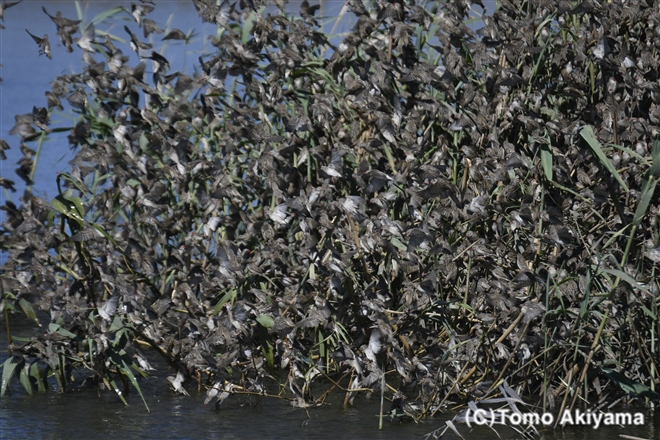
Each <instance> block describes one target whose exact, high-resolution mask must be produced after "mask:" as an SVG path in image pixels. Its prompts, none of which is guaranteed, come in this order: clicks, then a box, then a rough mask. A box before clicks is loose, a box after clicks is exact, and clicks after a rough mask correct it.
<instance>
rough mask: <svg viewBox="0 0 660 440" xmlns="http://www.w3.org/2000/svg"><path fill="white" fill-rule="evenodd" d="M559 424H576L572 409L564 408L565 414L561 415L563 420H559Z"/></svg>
mask: <svg viewBox="0 0 660 440" xmlns="http://www.w3.org/2000/svg"><path fill="white" fill-rule="evenodd" d="M559 424H560V425H562V426H564V425H574V424H575V423H574V422H573V416H572V415H571V411H570V410H568V409H565V410H564V414H562V415H561V420H560V421H559Z"/></svg>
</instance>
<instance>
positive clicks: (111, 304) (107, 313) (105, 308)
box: [98, 294, 119, 321]
mask: <svg viewBox="0 0 660 440" xmlns="http://www.w3.org/2000/svg"><path fill="white" fill-rule="evenodd" d="M118 305H119V295H118V294H114V295H112V296H111V297H110V299H109V300H107V301H106V302H105V303H104V304H103V305H102V306H101V307H99V308H98V311H99V316H100V317H101V318H103V319H104V320H105V321H111V320H112V317H113V316H115V313H117V306H118Z"/></svg>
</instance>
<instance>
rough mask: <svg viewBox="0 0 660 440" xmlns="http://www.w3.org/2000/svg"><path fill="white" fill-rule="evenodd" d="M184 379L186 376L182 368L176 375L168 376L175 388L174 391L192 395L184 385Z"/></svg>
mask: <svg viewBox="0 0 660 440" xmlns="http://www.w3.org/2000/svg"><path fill="white" fill-rule="evenodd" d="M184 380H185V378H184V377H183V371H181V370H179V371H178V372H177V373H176V377H174V376H168V377H167V381H168V382H169V383H170V385H172V389H174V391H176V392H177V393H179V394H183V395H184V396H190V394H188V391H186V389H185V388H184V387H183V381H184Z"/></svg>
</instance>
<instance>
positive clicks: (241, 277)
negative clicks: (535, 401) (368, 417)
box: [0, 0, 660, 417]
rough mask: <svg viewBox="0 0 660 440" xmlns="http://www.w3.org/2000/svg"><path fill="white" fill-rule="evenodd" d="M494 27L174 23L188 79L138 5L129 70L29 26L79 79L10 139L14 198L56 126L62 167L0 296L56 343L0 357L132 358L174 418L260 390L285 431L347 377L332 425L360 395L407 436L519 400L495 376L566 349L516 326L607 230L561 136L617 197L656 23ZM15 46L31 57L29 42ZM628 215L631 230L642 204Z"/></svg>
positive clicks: (494, 20) (283, 18)
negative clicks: (203, 32) (161, 47)
mask: <svg viewBox="0 0 660 440" xmlns="http://www.w3.org/2000/svg"><path fill="white" fill-rule="evenodd" d="M500 3H501V7H500V8H498V9H497V10H496V11H495V12H494V14H493V15H486V14H484V15H483V16H482V19H483V23H484V26H483V27H482V28H480V29H478V30H476V31H475V30H473V28H471V27H469V26H467V25H466V24H465V19H466V18H468V17H469V16H470V14H473V15H474V14H475V12H474V11H477V10H479V8H483V4H481V2H480V1H476V2H470V1H467V0H454V1H450V2H446V3H444V2H442V3H439V2H428V3H425V4H416V3H415V2H414V1H401V0H393V1H390V0H378V1H375V2H374V3H373V4H371V5H370V7H367V6H365V4H363V3H362V1H361V0H348V1H347V3H346V9H347V10H348V11H350V12H351V14H352V16H351V17H352V18H351V20H352V22H354V23H355V24H354V26H353V27H352V30H350V31H349V32H347V33H345V34H343V35H341V36H339V37H334V36H333V37H330V36H329V35H328V34H326V33H325V32H324V31H323V30H322V29H321V25H320V24H319V21H322V20H321V19H320V18H319V16H318V14H319V6H318V5H310V4H309V3H308V2H307V1H303V2H302V3H301V5H300V10H299V13H298V14H296V16H289V15H287V14H286V12H285V10H284V4H283V3H279V2H277V1H275V2H272V3H271V2H268V3H264V2H263V1H258V0H241V2H240V3H239V4H230V3H229V2H228V1H227V0H223V1H222V2H221V3H220V4H218V3H216V2H215V1H213V0H193V4H194V7H195V8H196V10H197V11H198V13H199V15H200V17H201V19H202V20H203V21H204V22H206V23H212V24H215V25H217V29H218V32H217V34H215V35H213V36H211V37H210V38H209V40H210V42H211V44H212V45H213V47H214V50H213V53H209V54H205V55H203V56H201V57H199V63H198V65H197V66H196V68H195V72H194V73H193V74H192V75H188V74H186V73H184V72H170V62H169V61H168V59H167V58H166V57H165V56H163V55H162V54H160V53H159V52H158V51H157V48H156V47H155V46H154V45H155V43H156V41H157V40H155V39H154V36H155V35H156V34H158V35H160V34H162V33H164V30H163V29H162V28H161V27H159V25H158V24H157V23H155V22H154V21H153V20H151V19H150V18H149V14H150V13H151V12H152V11H153V9H154V7H155V5H154V4H153V3H152V2H142V3H141V4H133V5H132V7H131V11H130V12H131V14H132V16H133V18H134V20H135V22H134V23H132V24H130V25H126V26H124V30H125V32H126V35H127V36H128V39H129V41H130V43H129V46H130V50H132V51H134V52H135V53H136V55H137V56H138V57H139V63H138V64H136V65H130V62H129V57H128V56H127V55H126V54H125V53H124V52H123V51H122V49H124V50H126V47H117V46H118V43H117V41H113V40H112V39H111V38H110V36H109V35H108V34H105V39H101V38H100V34H99V33H98V32H97V31H96V28H95V26H94V25H92V24H89V25H87V26H85V27H84V28H83V27H82V22H81V20H73V19H69V18H65V17H63V16H62V14H61V13H60V12H59V11H58V12H56V14H55V15H51V14H50V13H49V12H48V11H47V10H46V9H45V8H44V10H43V12H44V13H45V14H47V15H48V16H49V17H50V18H51V20H52V21H53V23H54V24H55V28H56V33H57V36H58V38H59V40H60V42H61V44H62V45H63V46H64V47H65V48H66V50H67V51H69V52H71V51H73V50H74V44H73V43H74V42H75V43H76V45H77V46H78V47H79V48H80V49H81V51H82V55H83V59H84V60H85V62H86V67H85V69H84V71H83V72H82V73H78V74H68V75H61V76H59V77H58V78H57V79H55V80H54V81H53V82H52V90H50V91H47V92H46V98H47V105H46V107H37V106H35V107H34V111H33V112H32V113H29V114H24V115H18V116H16V125H15V126H14V127H13V129H12V130H11V131H10V133H11V134H12V135H17V136H20V138H21V139H22V142H21V149H22V151H23V153H24V156H23V158H22V159H21V161H20V162H19V165H20V167H19V168H18V169H17V175H18V176H19V177H21V178H22V179H24V180H25V181H26V183H27V184H28V185H29V184H31V182H30V181H29V174H30V172H31V170H32V167H33V166H34V162H33V158H34V154H35V152H34V150H33V149H31V148H30V147H28V146H27V144H26V142H30V141H32V140H34V139H35V138H37V137H39V136H41V134H42V133H44V132H45V133H49V131H50V130H51V129H50V128H49V122H50V120H49V116H50V114H51V112H52V111H53V109H56V108H57V109H59V110H60V111H62V110H63V108H64V106H63V104H67V103H68V105H69V106H70V107H71V109H72V110H73V112H75V113H77V114H79V115H80V117H79V119H78V121H77V123H76V124H75V127H73V128H72V129H71V132H70V134H69V137H68V139H69V142H70V144H71V146H72V147H75V148H77V154H76V156H75V158H74V159H73V160H72V161H71V172H70V173H63V174H60V175H59V176H58V180H57V183H58V187H59V188H60V189H61V191H62V192H61V194H60V196H59V198H58V199H57V201H58V205H55V204H53V205H51V203H50V202H48V201H45V200H43V199H41V198H39V197H37V196H36V195H34V194H32V193H31V192H30V191H27V192H26V193H25V194H24V196H23V197H22V199H21V201H22V204H21V206H20V207H17V206H16V205H15V204H14V203H12V202H11V201H7V202H6V204H5V205H4V206H2V209H3V210H4V211H5V212H6V218H7V220H6V221H5V222H4V223H3V225H2V246H3V249H4V250H7V251H8V252H9V254H10V258H9V260H8V262H7V263H6V264H5V265H4V267H3V269H2V270H3V276H2V284H3V289H4V291H5V292H13V293H14V297H15V298H25V299H27V300H28V302H29V303H31V304H33V305H35V307H39V308H40V309H42V310H44V311H47V312H48V313H49V314H50V316H49V319H50V321H51V322H53V323H57V324H58V325H61V326H64V327H66V328H67V329H68V331H69V332H70V333H72V334H73V335H75V337H66V336H63V335H62V334H61V333H58V332H56V331H55V332H49V333H45V334H43V335H41V336H39V338H35V339H34V340H33V341H32V342H30V343H26V344H24V345H23V346H17V345H14V346H12V349H13V350H14V353H23V355H24V356H25V357H26V358H30V359H33V360H36V361H39V362H42V361H43V362H46V360H45V359H46V358H47V350H48V347H52V348H53V349H56V350H58V351H59V352H61V353H64V354H71V355H72V357H67V359H70V361H69V362H72V364H73V363H74V361H73V360H71V359H78V358H79V357H80V356H83V358H84V361H81V362H79V363H77V364H75V367H76V368H77V369H79V370H86V369H87V370H88V373H89V374H92V375H97V376H99V379H98V380H99V381H102V380H101V379H102V378H103V377H106V376H104V374H110V375H111V374H112V372H113V371H114V370H113V369H112V368H110V367H108V365H110V364H109V363H108V362H109V361H108V359H111V358H112V356H111V355H112V354H113V353H124V352H127V353H134V354H133V358H131V359H135V361H134V362H135V363H134V364H133V365H134V367H135V368H136V369H139V370H140V371H144V372H148V371H151V370H152V367H151V366H150V364H149V362H148V360H147V358H146V356H145V354H144V353H143V351H142V349H141V348H140V344H141V345H145V344H147V345H149V346H151V347H152V348H153V349H154V350H153V351H151V352H150V353H159V354H160V355H162V356H163V357H164V358H165V359H166V361H167V362H168V363H169V365H170V366H171V367H172V368H173V369H174V370H175V375H174V376H170V377H168V381H169V382H170V384H171V387H172V389H173V390H174V391H175V392H176V393H180V394H186V395H187V394H188V393H189V391H187V390H186V388H185V387H184V385H185V384H186V382H187V381H189V379H190V378H191V377H192V378H196V379H197V380H202V379H204V382H205V384H206V387H207V390H208V393H207V396H208V397H207V399H206V401H205V404H209V403H211V402H213V401H216V402H218V403H221V402H222V401H223V400H225V399H227V398H228V397H229V396H230V395H231V394H232V393H235V392H237V390H243V391H249V392H258V393H262V392H264V390H265V389H266V386H265V380H266V379H267V378H272V377H273V376H275V375H279V376H280V378H282V377H286V380H281V382H282V383H284V384H286V385H283V387H284V388H285V389H286V390H287V391H286V392H290V393H291V396H293V402H294V404H296V405H298V406H308V405H314V404H315V403H317V402H318V401H317V400H314V398H313V395H312V389H311V388H312V384H313V383H315V382H317V381H320V380H321V378H331V379H333V380H338V379H339V378H341V377H347V378H348V382H346V381H345V382H344V385H346V383H348V385H347V387H348V394H347V402H350V403H352V402H353V399H354V398H355V396H356V395H357V393H358V392H364V391H375V390H379V389H380V387H381V386H382V383H383V382H386V383H387V384H392V385H394V386H395V388H396V389H397V390H399V391H405V392H406V394H408V395H409V393H410V392H411V391H412V390H416V391H417V392H418V399H417V401H418V403H419V406H415V405H413V404H411V402H408V403H407V404H406V402H405V401H406V399H405V396H404V394H402V393H401V392H399V393H397V394H396V395H395V399H394V402H395V405H394V407H393V408H394V409H395V410H397V409H401V410H403V412H404V413H407V414H408V415H410V416H412V417H418V416H419V415H421V414H422V413H427V414H428V413H430V412H432V411H433V410H434V409H436V408H437V407H438V406H439V405H440V404H441V403H442V402H445V401H446V399H447V398H448V397H449V398H450V399H454V400H455V399H457V398H458V396H460V395H464V394H465V393H470V392H475V393H476V391H474V390H477V389H478V387H476V385H475V386H474V387H472V386H471V385H472V384H473V383H474V382H478V381H477V379H484V378H489V377H490V379H491V380H492V379H494V377H491V376H492V375H493V374H494V375H495V376H497V375H498V374H499V375H500V376H501V375H503V374H505V372H506V373H507V374H515V376H514V377H512V378H510V379H509V383H513V384H515V383H520V381H522V382H524V383H527V386H528V387H529V391H530V392H536V391H537V390H536V388H535V387H537V386H540V384H543V383H544V382H543V380H544V379H543V372H540V373H538V374H537V373H533V372H532V373H531V375H530V376H524V374H527V373H522V372H521V370H522V368H519V367H522V366H524V365H527V363H528V362H531V360H532V359H533V357H534V356H536V355H537V354H538V353H539V350H540V347H541V346H542V344H543V341H544V333H543V331H542V330H541V324H542V323H543V325H545V326H546V328H548V327H550V328H556V329H560V331H558V333H557V334H552V338H553V341H554V342H553V343H557V344H559V345H561V343H562V340H563V339H567V338H568V339H570V338H571V331H570V329H571V328H574V325H575V320H574V317H572V315H570V314H554V315H553V316H552V317H551V318H547V320H546V321H544V320H543V318H544V312H545V310H546V307H553V308H554V307H557V304H558V303H560V302H561V301H564V308H565V309H566V310H569V309H570V310H573V309H574V308H575V307H578V308H579V307H580V301H581V300H582V298H583V295H584V293H585V290H586V289H587V288H588V287H587V283H588V277H587V271H588V267H589V265H590V264H591V263H593V262H594V258H596V255H598V252H599V250H600V249H602V247H603V246H604V245H605V243H604V242H603V241H602V240H600V239H599V238H598V237H600V236H602V235H603V234H606V233H609V232H610V231H612V230H613V229H615V228H617V227H623V226H625V225H627V224H628V223H629V222H630V221H631V218H632V215H633V214H632V213H633V212H634V207H635V200H634V197H628V196H626V195H625V194H623V195H622V194H621V193H618V192H617V191H619V188H618V187H617V186H616V184H615V183H616V182H614V183H613V179H612V178H611V174H610V172H609V169H608V168H607V167H605V166H603V165H602V164H601V163H600V162H599V159H598V157H597V155H595V154H593V153H591V152H590V150H589V149H588V148H587V147H586V146H585V144H584V141H582V140H581V137H580V133H581V131H580V130H581V129H582V128H583V127H584V126H593V127H594V131H595V135H596V136H597V138H598V139H599V140H600V141H601V142H602V143H603V144H606V143H609V142H614V143H618V144H619V143H620V144H622V145H624V146H625V148H624V149H621V150H620V152H618V151H617V152H614V153H612V154H611V160H612V163H613V167H614V168H616V169H617V170H618V173H619V175H620V176H621V178H622V179H623V180H624V181H625V182H628V185H630V187H631V188H635V190H636V191H641V188H642V185H643V184H644V181H643V177H644V176H645V175H646V174H645V172H646V169H647V168H648V164H649V163H650V161H651V157H652V154H655V153H653V151H652V143H653V138H654V137H655V136H657V134H658V127H660V120H659V119H660V113H659V110H658V109H659V107H658V106H659V105H660V85H659V84H658V66H660V60H658V49H660V10H658V8H657V5H653V4H652V3H653V2H646V1H644V0H631V1H626V2H623V3H625V4H622V2H619V1H616V2H610V3H608V4H600V2H590V1H589V0H587V1H585V2H582V3H580V4H579V5H577V6H575V5H573V2H554V1H549V0H548V1H539V2H529V3H528V2H525V3H524V4H525V5H526V6H524V7H523V6H522V2H520V1H518V0H502V1H501V2H500ZM14 4H15V3H4V2H3V9H2V10H3V11H4V9H5V8H7V7H9V6H13V5H14ZM262 6H278V7H279V8H280V11H279V13H276V14H270V13H268V14H265V15H263V13H262ZM244 17H250V19H251V21H250V23H251V28H250V32H249V38H245V37H244V36H245V33H244V32H243V33H242V32H241V30H242V29H241V26H242V25H245V22H244V21H243V18H244ZM97 26H99V25H98V24H97ZM136 28H137V29H140V28H141V29H142V31H143V33H142V36H143V37H142V38H144V39H147V38H150V42H147V41H144V40H141V37H140V36H139V35H138V34H137V33H136V32H137V31H136ZM27 32H28V34H29V35H30V36H31V37H32V38H33V39H34V41H35V42H36V44H37V46H38V48H39V54H40V55H42V54H43V55H45V56H47V57H48V58H50V57H52V56H53V52H52V50H51V46H50V42H49V38H48V35H47V34H46V35H44V36H43V37H41V38H39V37H37V36H35V35H33V34H32V33H30V31H29V30H27ZM78 34H80V37H76V35H78ZM126 35H124V37H126ZM624 36H625V38H624ZM189 38H190V35H189V34H186V33H184V32H182V31H180V30H177V29H173V30H171V31H170V32H168V33H167V34H166V35H165V36H164V37H163V38H162V39H161V40H168V39H178V40H187V39H189ZM99 59H101V60H102V61H99ZM148 62H151V63H150V65H151V67H152V68H151V73H152V76H151V78H148V75H147V72H148V71H149V70H148V68H147V63H148ZM594 71H596V72H597V74H595V73H594ZM1 145H2V151H4V150H5V149H6V148H8V147H9V146H8V145H7V143H6V142H5V141H2V144H1ZM658 154H660V151H659V152H658ZM548 155H549V156H550V157H551V162H550V169H548V167H547V157H548ZM3 156H4V153H3ZM3 158H4V157H3ZM654 160H655V159H654ZM93 179H96V180H95V181H94V183H93V184H92V181H93ZM0 184H1V185H2V186H4V187H5V188H7V189H9V190H11V189H12V188H13V182H12V181H11V180H9V179H7V178H5V177H2V180H1V181H0ZM564 188H567V190H564ZM78 204H79V205H78ZM53 206H55V207H56V209H58V212H59V214H57V220H56V221H55V220H54V219H53V216H52V214H51V210H52V208H53ZM58 206H59V208H57V207H58ZM77 206H80V208H82V209H80V208H78V207H77ZM649 212H650V214H649V216H650V218H652V219H654V220H653V222H655V223H652V225H657V215H658V197H657V196H654V197H653V198H652V199H651V201H650V207H649ZM617 225H619V226H617ZM653 227H656V226H650V227H642V226H641V225H640V227H639V229H637V230H636V233H637V234H638V236H637V237H638V238H639V240H638V241H639V243H641V248H640V253H639V255H640V256H641V257H640V259H639V260H635V262H636V264H638V266H639V267H646V268H649V267H651V266H652V265H653V264H654V263H657V262H659V261H658V260H660V258H658V257H657V255H658V254H659V253H660V250H658V249H657V246H658V243H657V239H655V240H654V237H653V234H652V228H653ZM627 235H628V234H627V233H626V234H623V235H622V239H623V237H624V236H625V237H627ZM647 241H648V246H647ZM624 244H625V243H623V242H619V241H617V240H614V241H612V242H611V243H608V246H610V248H609V249H612V248H614V247H617V246H618V247H621V248H623V246H624ZM644 246H647V247H644ZM601 263H602V264H606V262H604V261H603V262H601ZM629 269H630V268H629V267H626V268H625V270H629ZM517 320H520V322H521V324H520V325H519V326H515V325H514V324H515V323H516V322H518V321H517ZM512 323H513V324H512ZM508 327H511V328H513V331H510V332H509V333H507V334H506V335H505V334H504V330H505V329H506V328H508ZM122 328H130V329H131V330H130V332H129V333H128V334H129V335H130V336H129V337H126V336H125V335H126V334H127V333H125V332H123V331H120V330H119V329H122ZM119 335H122V336H121V337H120V336H119ZM89 341H92V342H89ZM85 344H88V346H86V347H84V346H85ZM83 348H84V349H83ZM74 353H75V356H74V355H73V354H74ZM512 364H513V365H512ZM513 367H515V368H513ZM507 368H508V369H507ZM470 370H473V373H474V375H473V378H472V379H469V377H468V378H465V379H463V378H462V376H461V375H462V374H463V372H465V371H470ZM514 370H516V373H513V371H514ZM108 371H109V372H110V373H108ZM525 371H526V370H525ZM493 372H494V373H493ZM500 373H501V374H500ZM108 377H110V376H108ZM459 379H460V381H459ZM554 385H557V384H554ZM450 396H451V397H450ZM418 411H419V412H418Z"/></svg>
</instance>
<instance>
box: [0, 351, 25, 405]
mask: <svg viewBox="0 0 660 440" xmlns="http://www.w3.org/2000/svg"><path fill="white" fill-rule="evenodd" d="M24 363H25V360H24V359H23V358H22V357H19V356H12V357H10V358H9V359H7V360H6V361H5V363H4V364H2V387H1V388H0V396H4V395H5V392H6V391H7V387H8V386H9V381H10V380H11V378H12V377H13V376H14V373H16V368H20V367H22V365H21V364H24Z"/></svg>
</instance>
